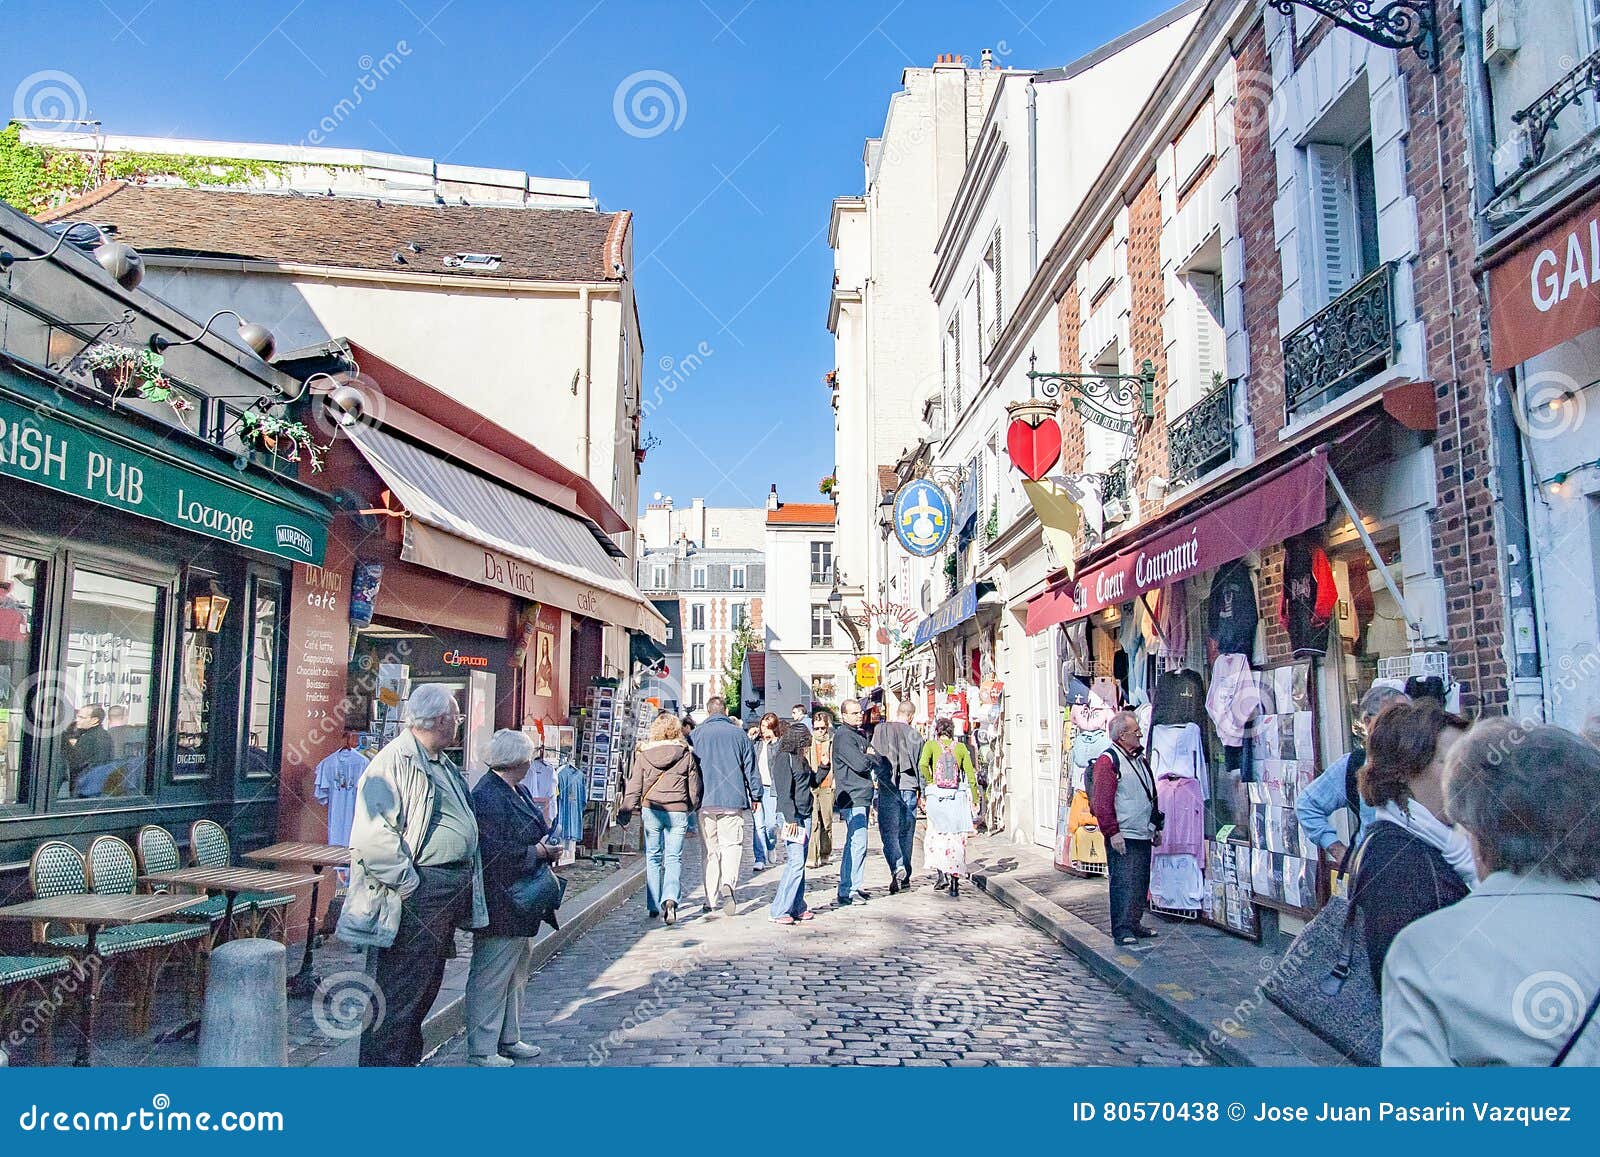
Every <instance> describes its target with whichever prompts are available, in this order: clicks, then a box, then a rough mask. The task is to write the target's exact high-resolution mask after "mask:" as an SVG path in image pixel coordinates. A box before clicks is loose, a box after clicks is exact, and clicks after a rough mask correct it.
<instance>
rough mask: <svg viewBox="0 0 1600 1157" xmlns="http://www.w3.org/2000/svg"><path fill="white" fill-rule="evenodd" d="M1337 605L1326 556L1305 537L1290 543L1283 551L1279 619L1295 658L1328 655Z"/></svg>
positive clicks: (1336, 590) (1331, 571)
mask: <svg viewBox="0 0 1600 1157" xmlns="http://www.w3.org/2000/svg"><path fill="white" fill-rule="evenodd" d="M1338 603H1339V591H1338V587H1337V586H1335V584H1334V581H1333V568H1332V567H1331V566H1330V565H1329V564H1328V554H1327V552H1326V551H1324V550H1323V549H1322V547H1321V546H1319V545H1318V544H1317V543H1316V542H1315V541H1313V540H1312V539H1311V538H1309V537H1308V536H1306V535H1301V536H1299V537H1298V538H1293V539H1290V540H1289V542H1288V544H1287V546H1286V547H1285V548H1284V555H1283V592H1282V594H1281V595H1280V596H1279V598H1278V618H1279V620H1280V621H1281V622H1282V623H1283V626H1284V630H1286V631H1287V632H1288V634H1289V645H1290V646H1291V647H1293V648H1294V653H1295V654H1296V655H1318V654H1325V653H1326V652H1327V650H1328V623H1329V622H1330V621H1331V619H1332V618H1333V612H1334V609H1335V607H1337V606H1338Z"/></svg>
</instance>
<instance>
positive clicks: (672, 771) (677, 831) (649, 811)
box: [617, 711, 702, 924]
mask: <svg viewBox="0 0 1600 1157" xmlns="http://www.w3.org/2000/svg"><path fill="white" fill-rule="evenodd" d="M701 791H702V787H701V775H700V764H699V761H698V760H696V759H695V756H694V752H693V751H692V750H691V749H690V747H689V744H688V743H687V742H686V741H685V739H684V737H683V723H682V721H680V720H679V719H678V717H677V716H676V715H673V714H672V713H671V712H670V711H663V712H662V713H661V714H660V715H657V716H656V717H655V720H654V722H652V723H651V724H650V735H649V738H648V740H647V741H646V743H645V744H644V746H642V747H641V748H639V751H638V753H637V754H636V755H635V756H634V757H633V767H632V769H631V770H630V771H629V772H628V780H627V782H626V783H625V784H624V785H623V789H622V807H621V808H620V809H618V811H617V822H618V823H620V824H623V825H624V826H626V825H627V824H628V823H629V822H631V821H632V819H633V813H634V812H636V811H639V810H640V809H641V808H643V809H644V814H643V820H644V908H645V912H646V913H647V914H648V916H649V918H650V919H652V920H654V919H655V918H656V917H657V916H658V915H659V916H660V917H661V918H662V920H663V921H665V922H666V923H668V924H674V923H676V922H677V919H678V900H679V880H680V878H681V875H682V872H683V838H684V836H685V835H686V834H687V833H688V831H689V817H690V816H692V815H694V812H695V809H696V808H698V807H699V806H700V797H701Z"/></svg>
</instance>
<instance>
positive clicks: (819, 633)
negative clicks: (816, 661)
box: [811, 603, 833, 651]
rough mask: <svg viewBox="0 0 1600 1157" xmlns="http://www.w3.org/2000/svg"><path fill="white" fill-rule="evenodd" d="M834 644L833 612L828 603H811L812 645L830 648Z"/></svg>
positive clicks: (820, 648) (816, 647)
mask: <svg viewBox="0 0 1600 1157" xmlns="http://www.w3.org/2000/svg"><path fill="white" fill-rule="evenodd" d="M832 646H833V612H832V611H830V610H829V609H828V604H827V603H813V604H812V605H811V647H812V649H813V650H819V651H820V650H828V649H829V648H831V647H832Z"/></svg>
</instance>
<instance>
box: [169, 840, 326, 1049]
mask: <svg viewBox="0 0 1600 1157" xmlns="http://www.w3.org/2000/svg"><path fill="white" fill-rule="evenodd" d="M139 882H140V883H141V884H153V885H156V886H159V887H171V886H173V885H177V886H178V887H182V888H193V889H195V890H196V891H203V892H221V893H223V894H224V895H226V896H227V897H228V907H227V909H226V911H225V912H224V914H223V917H222V927H221V928H219V929H218V930H217V943H218V944H226V943H227V942H228V941H229V940H230V939H232V937H233V903H234V901H235V900H237V899H238V898H239V893H240V892H292V891H294V890H295V889H296V888H303V887H305V886H306V885H307V884H310V885H312V886H313V887H314V886H315V885H316V882H317V878H316V877H315V876H313V875H310V874H308V873H304V872H268V871H265V870H263V869H261V868H199V867H196V868H173V869H172V870H171V871H170V872H150V873H148V874H146V875H143V876H140V877H139ZM184 900H185V904H192V903H194V901H195V898H194V896H192V895H191V896H186V897H184ZM199 1031H200V1020H199V1018H198V1017H197V1018H195V1019H194V1020H191V1021H189V1022H188V1023H187V1024H185V1025H183V1026H182V1027H181V1028H175V1029H172V1030H171V1031H170V1032H164V1033H161V1034H160V1035H159V1036H157V1037H156V1043H157V1044H166V1043H167V1042H169V1041H175V1040H182V1039H183V1038H184V1037H186V1036H193V1035H194V1034H195V1033H197V1032H199Z"/></svg>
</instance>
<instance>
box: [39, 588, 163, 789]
mask: <svg viewBox="0 0 1600 1157" xmlns="http://www.w3.org/2000/svg"><path fill="white" fill-rule="evenodd" d="M161 604H162V588H161V587H158V586H156V585H154V584H153V583H146V582H137V581H134V580H131V579H125V578H114V577H113V576H111V575H105V574H99V573H96V572H95V571H90V570H83V569H77V570H74V571H73V573H72V584H71V591H70V594H69V602H68V606H67V623H66V632H67V647H66V671H65V678H64V679H63V680H62V682H63V684H64V687H65V689H66V691H67V693H68V695H69V697H70V701H71V706H72V707H73V709H74V716H73V721H72V723H71V724H70V725H69V726H68V727H67V728H66V730H65V731H64V732H63V733H62V736H61V739H60V741H59V743H58V744H57V746H56V757H55V759H56V766H55V774H54V790H55V795H56V797H57V798H58V799H110V798H117V797H123V796H134V795H143V794H147V793H148V790H149V779H150V762H151V760H150V755H151V751H150V747H151V744H150V733H151V729H152V728H153V727H154V726H155V724H156V722H157V721H156V718H155V710H154V704H155V703H156V702H157V699H156V696H157V694H158V690H159V689H158V686H157V680H156V668H155V658H156V656H157V655H159V654H160V653H161V621H162V605H161Z"/></svg>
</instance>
